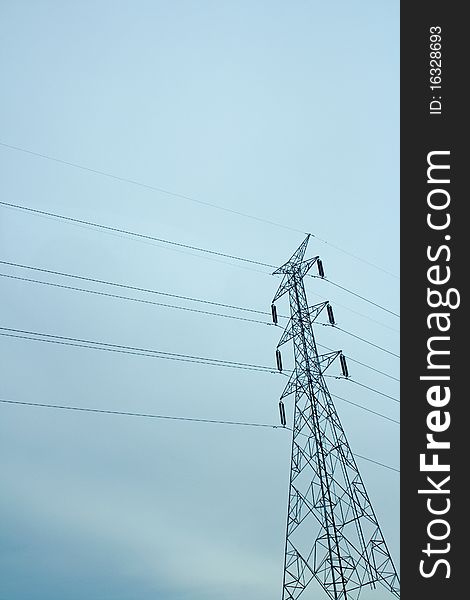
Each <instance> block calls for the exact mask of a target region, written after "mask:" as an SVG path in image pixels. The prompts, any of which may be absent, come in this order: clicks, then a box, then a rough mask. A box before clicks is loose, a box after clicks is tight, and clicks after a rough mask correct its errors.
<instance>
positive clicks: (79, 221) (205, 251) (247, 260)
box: [0, 144, 399, 316]
mask: <svg viewBox="0 0 470 600" xmlns="http://www.w3.org/2000/svg"><path fill="white" fill-rule="evenodd" d="M0 145H1V144H0ZM0 205H2V206H6V207H8V208H14V209H16V210H22V211H26V212H30V213H32V214H35V215H40V216H43V217H49V218H53V219H59V220H62V221H64V222H68V223H74V224H78V225H84V226H86V227H92V228H93V227H94V228H96V229H98V230H101V231H106V232H112V233H119V234H124V235H130V236H131V237H134V238H138V239H143V240H146V241H148V240H151V241H153V242H159V243H162V244H168V245H170V246H172V247H175V248H186V249H188V250H194V251H197V252H201V253H202V254H208V255H211V256H221V257H224V258H228V259H230V260H236V261H240V262H243V263H250V264H253V265H259V266H262V267H267V268H269V269H275V267H274V265H270V264H268V263H265V262H261V261H258V260H253V259H250V258H244V257H241V256H236V255H234V254H227V253H225V252H219V251H216V250H210V249H207V248H201V247H199V246H192V245H190V244H184V243H182V242H175V241H173V240H166V239H163V238H158V237H155V236H152V235H148V234H143V233H138V232H134V231H129V230H127V229H121V228H119V227H113V226H110V225H103V224H101V223H95V222H93V221H86V220H83V219H77V218H75V217H68V216H66V215H60V214H58V213H52V212H49V211H44V210H39V209H36V208H31V207H29V206H23V205H20V204H13V203H11V202H3V201H0ZM312 277H316V276H315V275H312ZM327 281H328V282H329V283H332V284H333V285H336V286H337V287H339V288H341V289H343V290H345V291H346V292H348V293H350V294H352V295H353V296H356V297H358V298H361V299H362V300H364V301H366V302H369V303H370V304H372V305H374V306H376V307H378V308H380V309H382V310H384V311H385V312H388V313H390V312H391V313H392V314H394V315H395V316H399V315H398V314H397V313H393V312H392V311H390V310H389V309H387V308H385V307H383V306H382V305H380V304H378V303H377V302H374V301H373V300H370V299H368V298H366V297H365V296H361V295H359V294H357V293H356V292H354V291H352V290H350V289H349V288H346V287H344V286H341V285H339V284H336V283H335V282H333V281H332V280H330V279H327ZM359 314H360V313H359Z"/></svg>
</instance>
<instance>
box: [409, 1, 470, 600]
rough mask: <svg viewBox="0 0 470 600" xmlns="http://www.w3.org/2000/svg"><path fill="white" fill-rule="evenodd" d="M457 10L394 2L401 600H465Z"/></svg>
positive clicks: (456, 6) (461, 34)
mask: <svg viewBox="0 0 470 600" xmlns="http://www.w3.org/2000/svg"><path fill="white" fill-rule="evenodd" d="M463 9H464V3H457V2H435V1H427V2H422V1H419V2H409V3H402V5H401V42H400V43H401V53H400V56H401V81H400V86H401V87H400V94H401V188H400V193H401V491H400V494H401V556H400V571H401V598H402V599H403V600H417V599H421V598H425V599H426V600H434V599H439V600H444V599H445V600H446V599H450V598H457V597H459V596H460V595H462V594H463V596H466V595H468V592H465V589H467V588H468V585H466V581H467V577H466V575H467V573H469V572H470V567H468V566H467V565H466V562H467V559H466V555H467V554H468V552H466V551H465V550H464V548H465V546H466V544H465V541H466V537H467V536H468V526H467V522H468V517H467V516H466V512H467V511H466V510H465V509H466V506H468V501H467V499H466V494H470V492H469V491H468V490H467V491H465V490H464V488H465V487H467V486H465V480H466V472H467V471H468V468H467V467H466V466H465V462H466V459H467V456H468V455H469V452H468V449H467V443H468V442H467V440H469V441H470V431H469V430H468V429H467V410H466V405H467V404H468V403H469V401H470V398H469V397H468V393H467V392H466V391H465V387H464V377H465V375H464V374H465V371H466V370H467V371H468V372H470V362H469V358H468V354H469V353H468V349H467V345H466V343H465V337H466V335H468V334H467V333H466V332H467V331H468V330H469V329H470V328H469V327H468V321H467V318H466V317H467V314H468V313H467V308H466V307H467V293H466V289H465V290H464V285H465V287H467V286H466V283H465V278H466V277H467V278H468V276H469V273H468V272H469V269H468V268H467V269H465V266H466V264H468V260H469V258H470V253H469V251H468V243H469V242H470V239H466V238H470V234H469V233H467V232H466V231H465V230H466V229H468V227H467V219H466V214H467V212H468V211H467V210H466V208H467V206H466V205H468V204H470V199H469V197H468V192H467V191H464V189H463V188H464V185H463V182H464V179H465V178H466V177H467V173H468V172H469V171H470V169H469V168H468V167H467V165H466V164H465V161H466V158H467V152H466V149H465V148H464V139H465V136H466V135H467V134H466V133H465V132H466V130H468V123H467V119H466V109H465V108H464V95H465V93H464V88H465V89H466V88H467V86H466V85H465V79H466V78H467V72H468V69H466V68H465V62H466V61H465V58H466V57H467V56H468V55H469V52H468V50H467V49H466V43H467V42H468V37H469V36H468V33H467V32H466V31H465V25H464V23H465V19H464V16H463Z"/></svg>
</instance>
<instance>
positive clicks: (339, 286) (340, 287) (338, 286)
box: [310, 275, 400, 318]
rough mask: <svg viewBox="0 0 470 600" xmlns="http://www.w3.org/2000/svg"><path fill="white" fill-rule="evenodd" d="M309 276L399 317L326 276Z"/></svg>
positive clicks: (397, 315) (396, 314) (396, 315)
mask: <svg viewBox="0 0 470 600" xmlns="http://www.w3.org/2000/svg"><path fill="white" fill-rule="evenodd" d="M310 277H314V278H315V279H322V280H323V281H326V282H328V283H330V284H331V285H334V286H335V287H337V288H339V289H340V290H344V291H345V292H348V293H349V294H351V295H352V296H356V298H360V299H361V300H364V302H368V303H369V304H371V305H372V306H375V307H376V308H380V309H381V310H384V311H385V312H388V313H390V314H391V315H393V316H394V317H398V318H400V315H399V314H398V313H396V312H394V311H393V310H390V309H389V308H386V307H385V306H383V305H382V304H379V303H378V302H374V301H373V300H370V299H369V298H366V297H365V296H361V294H358V293H357V292H354V291H353V290H350V289H349V288H347V287H345V286H344V285H340V284H339V283H335V282H334V281H332V280H331V279H328V278H327V277H320V276H319V275H310Z"/></svg>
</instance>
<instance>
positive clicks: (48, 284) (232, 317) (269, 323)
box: [0, 260, 399, 381]
mask: <svg viewBox="0 0 470 600" xmlns="http://www.w3.org/2000/svg"><path fill="white" fill-rule="evenodd" d="M0 264H4V265H8V266H13V267H18V268H22V269H28V270H33V271H39V272H42V273H47V274H53V275H59V276H62V277H68V278H73V279H78V280H82V281H88V282H93V283H98V284H103V285H109V286H114V287H120V288H124V289H130V290H137V291H142V292H146V293H151V294H158V295H162V296H168V297H172V298H178V299H182V300H188V301H191V302H200V303H203V304H210V305H214V306H220V307H224V308H228V309H234V310H240V311H247V312H251V313H256V314H261V315H268V314H269V313H267V312H265V311H261V310H256V309H253V308H247V307H241V306H234V305H231V304H224V303H222V302H212V301H209V300H202V299H199V298H193V297H189V296H182V295H179V294H171V293H168V292H161V291H156V290H152V289H149V288H142V287H137V286H132V285H126V284H122V283H116V282H111V281H105V280H102V279H95V278H92V277H85V276H81V275H74V274H71V273H64V272H62V271H54V270H51V269H44V268H39V267H32V266H28V265H22V264H19V263H14V262H9V261H4V260H0ZM0 277H7V278H9V279H15V280H19V281H25V282H30V283H35V284H41V285H46V286H52V287H57V288H62V289H68V290H72V291H79V292H85V293H89V294H96V295H99V296H107V297H110V298H115V299H121V300H130V301H132V302H141V303H143V304H153V305H156V306H162V307H166V308H176V309H180V310H186V311H190V312H195V313H200V314H206V315H213V316H219V317H225V318H229V319H237V320H242V321H249V322H252V323H260V324H263V325H272V323H271V322H270V321H262V320H260V319H249V318H246V317H239V316H235V315H225V314H221V313H215V312H212V311H203V310H199V309H192V308H188V307H182V306H176V305H174V304H166V303H161V302H153V301H150V300H145V299H140V298H131V297H129V296H122V295H119V294H109V293H107V292H100V291H95V290H88V289H85V288H78V287H74V286H68V285H63V284H58V283H51V282H45V281H40V280H37V279H31V278H28V277H18V276H13V275H8V274H5V273H0ZM278 316H279V317H280V318H283V319H288V317H287V316H284V315H278ZM320 325H323V326H328V327H329V326H330V325H329V324H327V323H320ZM336 328H337V329H340V330H341V331H343V332H344V333H347V334H348V335H351V336H353V337H356V338H358V339H360V340H361V341H364V342H366V343H367V344H370V345H372V346H374V347H376V348H380V349H381V350H383V351H384V352H387V353H389V354H393V355H394V356H397V357H398V355H396V354H394V353H392V352H391V351H390V350H387V349H385V348H383V347H382V346H378V345H377V344H374V343H373V342H371V341H370V340H366V339H365V338H361V337H359V336H356V334H353V333H351V332H349V331H347V330H343V329H341V328H340V327H338V326H336ZM323 347H324V348H327V349H330V348H328V346H323ZM330 350H331V349H330ZM351 360H352V361H353V362H356V363H357V364H360V365H362V366H364V367H367V368H369V369H371V370H373V371H376V372H377V373H381V374H382V375H385V376H386V377H389V378H391V379H395V380H396V381H399V380H398V379H397V378H396V377H393V376H392V375H389V374H388V373H385V372H384V371H380V370H379V369H375V368H374V367H371V366H370V365H366V364H365V363H362V362H360V361H358V360H355V359H351Z"/></svg>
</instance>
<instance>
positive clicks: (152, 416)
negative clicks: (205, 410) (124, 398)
mask: <svg viewBox="0 0 470 600" xmlns="http://www.w3.org/2000/svg"><path fill="white" fill-rule="evenodd" d="M0 402H3V403H4V404H17V405H21V406H38V407H41V408H57V409H61V410H73V411H79V412H91V413H101V414H106V415H122V416H125V417H145V418H146V419H166V420H170V421H190V422H194V423H214V424H217V425H240V426H244V427H267V428H270V429H284V428H283V427H281V426H280V425H268V424H267V423H249V422H243V421H222V420H220V419H199V418H193V417H174V416H169V415H156V414H152V413H138V412H128V411H121V410H104V409H100V408H85V407H81V406H64V405H62V404H45V403H41V402H20V401H17V400H4V399H3V398H0Z"/></svg>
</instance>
